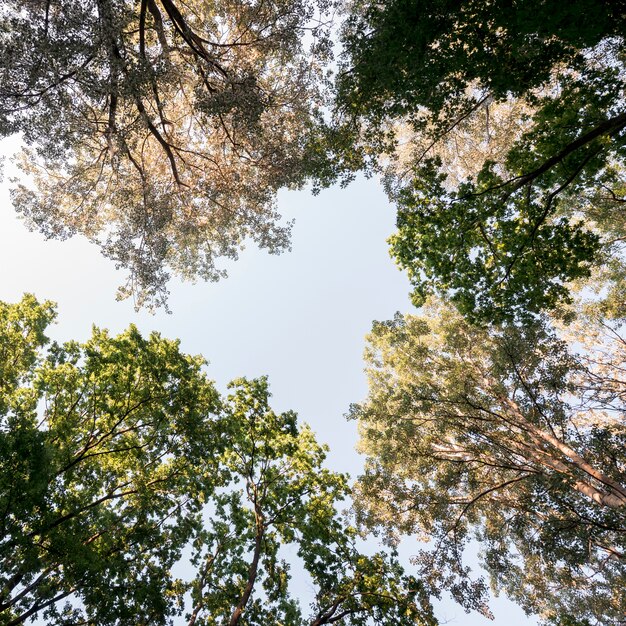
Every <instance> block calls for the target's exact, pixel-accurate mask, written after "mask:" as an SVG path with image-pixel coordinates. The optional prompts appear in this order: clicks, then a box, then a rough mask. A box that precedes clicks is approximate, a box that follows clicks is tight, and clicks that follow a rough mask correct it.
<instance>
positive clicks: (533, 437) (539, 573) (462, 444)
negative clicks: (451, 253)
mask: <svg viewBox="0 0 626 626" xmlns="http://www.w3.org/2000/svg"><path fill="white" fill-rule="evenodd" d="M586 330H587V332H588V334H589V335H591V334H592V331H594V332H593V343H592V344H591V345H589V346H586V347H585V348H584V350H583V347H582V346H581V344H580V342H576V341H575V340H573V341H572V343H571V344H570V345H568V343H567V342H565V341H564V340H563V339H560V338H559V337H557V336H556V335H555V333H554V331H553V330H550V329H549V328H548V327H547V326H546V325H545V324H543V323H540V322H537V323H536V324H534V325H531V326H527V327H525V328H524V327H512V326H510V327H508V328H498V327H492V328H491V329H490V330H485V329H480V328H477V327H475V326H471V325H470V324H468V323H467V322H466V321H464V320H463V319H462V318H461V317H460V316H459V314H458V313H457V312H456V311H454V310H453V309H451V307H448V306H443V305H441V304H438V305H432V306H431V308H430V309H429V310H428V312H427V314H426V315H424V316H422V317H414V316H405V317H401V316H398V317H397V318H396V319H395V320H393V321H390V322H384V323H377V324H375V326H374V329H373V332H372V334H371V336H370V343H369V347H368V352H367V360H368V364H369V370H368V376H369V381H370V392H369V396H368V398H367V400H366V401H365V402H364V403H362V404H360V405H356V406H355V407H354V408H353V410H352V416H353V417H354V418H356V419H358V420H359V428H360V433H361V444H360V445H361V448H362V449H363V451H365V452H366V453H367V454H368V456H369V459H368V462H367V466H366V473H365V475H364V476H363V477H362V478H361V479H360V487H359V490H360V491H359V493H360V496H361V497H360V498H357V500H356V502H357V503H358V505H359V507H360V509H361V514H362V518H363V519H364V520H365V521H366V522H367V524H369V525H370V526H371V527H375V526H381V527H382V528H384V529H387V531H388V532H389V533H390V535H391V536H393V535H394V534H398V533H412V534H416V535H418V536H420V537H422V538H425V539H430V540H432V541H433V548H432V550H424V551H422V552H421V554H420V556H419V557H418V562H419V563H420V564H421V571H422V573H423V574H424V575H426V576H427V578H428V579H429V581H430V583H431V584H432V585H433V586H434V588H435V589H439V590H441V589H442V588H443V589H447V590H451V591H452V593H453V595H454V596H455V597H456V598H457V600H459V601H460V602H462V603H463V604H464V606H466V607H467V608H475V609H478V610H481V611H483V612H487V611H488V609H487V608H486V604H485V597H486V596H485V593H484V592H485V587H484V585H483V583H481V581H480V580H475V581H472V579H471V577H470V572H469V569H468V567H467V565H466V564H465V563H464V558H463V552H464V546H465V545H466V543H467V541H468V540H470V539H472V538H475V539H477V540H478V542H479V544H480V547H481V561H482V564H483V565H484V566H485V568H486V569H487V571H488V572H489V575H490V578H491V584H492V586H493V587H494V588H495V589H496V590H497V591H505V592H506V593H507V595H509V596H510V597H511V598H512V599H514V600H515V601H517V602H519V603H520V604H521V605H522V606H523V607H524V609H526V610H527V611H528V612H532V613H537V614H539V615H540V616H541V617H542V618H543V619H544V620H545V621H553V622H555V623H563V624H565V623H580V624H585V623H587V624H588V623H592V624H621V623H623V617H624V614H625V609H626V594H625V593H624V588H625V585H624V583H625V581H626V543H625V542H624V536H625V535H624V531H625V530H626V458H625V456H624V444H625V443H626V422H625V420H624V411H625V408H626V407H624V391H625V389H624V380H623V368H624V359H625V357H626V353H625V351H624V346H625V343H624V340H623V338H622V337H621V336H620V335H619V334H618V333H617V331H616V329H615V327H612V326H608V325H602V324H596V325H595V326H594V325H593V324H592V323H591V322H590V321H589V320H587V322H586ZM578 336H580V335H578ZM568 620H570V621H568ZM572 620H573V621H572Z"/></svg>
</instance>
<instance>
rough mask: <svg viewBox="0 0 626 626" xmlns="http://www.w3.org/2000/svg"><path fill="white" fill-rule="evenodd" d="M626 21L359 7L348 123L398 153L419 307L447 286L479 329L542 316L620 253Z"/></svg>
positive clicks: (409, 3)
mask: <svg viewBox="0 0 626 626" xmlns="http://www.w3.org/2000/svg"><path fill="white" fill-rule="evenodd" d="M624 15H626V13H625V12H624V3H623V2H589V1H588V0H580V1H574V2H567V3H563V2H537V1H536V0H525V1H523V2H516V3H514V4H511V3H503V2H482V1H480V2H479V1H475V2H474V1H469V2H463V3H456V2H447V1H438V0H433V1H429V2H421V1H417V0H394V1H392V2H386V3H379V2H370V1H367V0H363V1H358V2H355V3H352V4H351V12H350V14H349V16H348V19H347V21H346V24H345V26H344V30H343V35H342V38H343V42H344V45H345V55H344V59H343V72H342V73H341V74H340V77H339V79H338V83H337V89H338V101H337V103H338V115H339V121H340V122H341V124H340V126H342V127H343V128H348V129H350V128H351V129H353V137H354V143H355V144H356V145H357V146H359V147H360V150H361V153H362V154H367V152H368V151H369V153H370V154H373V155H375V157H378V156H379V155H383V156H384V157H385V158H386V159H387V161H388V167H387V170H386V171H387V177H386V184H387V189H388V191H389V193H390V196H391V198H392V199H393V200H394V201H395V202H396V203H397V205H398V232H397V234H396V235H394V236H393V237H392V238H391V240H390V243H391V253H392V256H394V258H395V259H396V260H397V262H398V264H399V265H400V266H401V267H402V268H404V269H406V270H407V271H408V273H409V277H410V278H411V281H412V283H413V285H414V287H415V291H414V299H415V303H416V304H418V305H419V304H421V303H423V302H424V300H425V298H426V297H427V296H428V295H429V294H433V293H439V294H442V295H445V296H446V297H448V298H450V299H451V300H452V301H453V302H454V303H455V304H456V306H457V307H458V308H459V310H460V311H461V312H462V313H463V314H464V315H466V316H468V317H469V318H470V319H472V320H473V321H475V322H480V323H487V322H498V321H505V320H510V319H528V318H529V317H532V316H533V315H534V314H535V313H537V312H539V311H541V310H545V309H551V308H554V307H555V306H556V305H557V304H558V303H560V302H564V301H565V302H567V301H568V300H569V299H570V296H569V289H568V286H567V283H568V282H570V281H572V280H576V279H580V278H586V277H588V276H589V275H590V273H591V272H592V271H593V269H594V268H596V267H601V266H602V265H603V264H605V263H606V262H607V259H611V258H612V259H615V258H620V255H621V248H620V244H619V242H620V241H621V234H620V230H621V228H622V225H623V220H622V219H621V218H617V217H616V216H617V214H616V212H619V207H621V206H622V205H623V202H624V175H623V172H624V150H625V145H624V143H625V135H626V133H625V129H626V109H625V108H624V98H623V93H624V87H625V83H624V80H625V76H626V73H625V71H624V59H625V50H624V41H623V32H624ZM391 67H393V68H394V71H389V70H388V68H391ZM507 107H509V108H513V109H514V110H515V111H516V116H517V117H516V123H514V124H511V123H509V122H510V118H509V120H507V119H506V116H505V117H503V116H502V115H501V113H502V111H503V109H506V108H507ZM346 155H347V156H346V158H347V159H348V162H349V161H350V159H352V158H353V154H350V152H349V151H346ZM608 216H613V218H614V219H607V217H608ZM598 218H599V219H598Z"/></svg>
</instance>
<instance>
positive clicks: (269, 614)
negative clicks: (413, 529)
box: [0, 296, 435, 626]
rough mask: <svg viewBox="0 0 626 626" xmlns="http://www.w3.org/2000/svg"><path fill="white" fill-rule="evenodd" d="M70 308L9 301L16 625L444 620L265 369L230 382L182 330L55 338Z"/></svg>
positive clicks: (7, 547) (0, 313) (7, 526)
mask: <svg viewBox="0 0 626 626" xmlns="http://www.w3.org/2000/svg"><path fill="white" fill-rule="evenodd" d="M53 319H54V307H53V306H52V305H51V304H50V303H44V304H39V303H38V302H37V301H36V300H35V299H34V298H33V297H32V296H25V297H24V299H23V300H22V302H20V303H19V304H16V305H9V304H4V303H3V304H1V305H0V346H1V349H2V356H3V360H2V371H1V373H2V377H1V379H0V385H1V387H0V409H1V410H0V511H1V517H0V525H1V532H0V624H3V625H5V626H9V625H11V626H13V625H17V624H21V623H27V622H29V621H32V620H33V619H35V617H39V618H42V617H43V619H45V621H46V623H47V624H68V623H94V624H115V625H117V626H123V625H125V624H128V625H130V624H133V625H136V624H167V623H171V622H172V618H173V617H175V616H177V615H178V616H179V615H181V614H182V613H185V612H187V620H188V624H189V625H190V626H191V625H193V624H198V625H200V624H205V625H209V624H215V625H218V624H219V625H220V626H223V625H224V624H229V625H230V626H236V625H237V624H242V625H243V624H247V625H254V624H259V625H261V624H264V625H265V624H285V625H289V626H304V625H305V624H309V625H311V626H313V625H315V626H321V625H322V624H330V623H336V624H344V625H346V626H347V625H348V624H350V625H352V626H361V625H363V626H365V624H368V623H370V620H375V621H376V623H378V624H381V625H384V624H389V625H390V626H391V624H394V625H395V624H406V625H407V626H408V625H409V624H423V625H424V626H434V624H435V620H434V618H433V617H432V608H431V606H430V604H429V601H428V597H427V595H426V593H425V590H424V587H423V585H422V584H421V582H420V581H418V580H416V579H415V578H414V577H411V576H406V575H405V574H404V572H403V571H402V568H401V567H400V565H399V564H398V562H397V559H396V558H395V555H393V554H390V555H387V554H384V553H377V554H374V555H372V556H368V555H366V554H363V553H361V552H360V551H359V550H358V548H357V539H358V537H357V533H356V530H355V529H354V528H353V527H351V526H346V523H347V522H346V521H345V520H344V519H343V518H342V517H341V516H340V515H339V513H338V511H337V509H336V507H337V505H338V504H339V503H340V502H341V501H342V500H343V499H344V498H346V497H348V496H349V495H350V490H349V488H348V483H347V477H346V476H344V475H341V474H337V473H334V472H331V471H330V470H328V469H326V468H324V467H323V461H324V457H325V452H326V449H325V448H324V447H323V446H320V445H319V444H317V443H316V441H315V438H314V436H313V433H312V431H311V430H310V429H309V428H308V427H306V426H304V427H299V426H298V424H297V420H296V415H295V413H293V412H287V413H283V414H280V415H278V414H276V413H274V412H273V411H272V410H271V408H270V407H269V403H268V399H269V391H268V385H267V381H266V380H265V379H259V380H254V381H247V380H243V379H242V380H238V381H235V382H234V383H233V384H232V385H231V387H232V388H233V392H232V394H231V395H229V396H228V397H227V398H225V399H221V398H220V397H219V395H218V393H217V392H216V391H215V388H214V386H213V385H212V383H211V382H209V381H208V380H207V379H206V377H205V375H204V374H203V372H202V367H203V364H204V361H203V359H202V358H200V357H190V356H187V355H184V354H181V352H180V351H179V347H178V342H176V341H170V340H166V339H163V338H162V337H160V336H159V335H158V334H152V335H150V337H149V338H147V339H146V338H143V337H142V336H141V335H140V334H139V332H138V331H137V329H136V328H134V327H133V326H131V327H130V328H129V329H128V330H127V331H126V332H124V333H122V334H121V335H119V336H117V337H111V336H109V334H108V333H107V332H106V331H103V330H99V329H97V328H94V330H93V334H92V336H91V338H90V339H89V340H88V341H86V342H85V343H83V344H80V343H78V342H68V343H66V344H63V345H59V344H56V343H52V344H51V345H50V346H49V347H48V348H47V349H45V346H46V345H47V343H48V341H47V339H46V337H45V330H46V326H47V325H48V324H49V323H50V322H51V321H52V320H53ZM289 550H290V551H291V552H292V553H294V554H295V553H297V555H298V558H299V563H300V567H301V569H302V574H301V575H305V573H308V576H309V577H310V580H311V583H312V585H313V586H314V588H315V595H314V601H313V605H312V607H311V615H310V616H309V617H305V616H304V615H303V610H302V607H301V606H300V604H299V602H298V600H297V599H296V598H294V597H293V594H292V593H291V592H290V589H289V580H290V573H289V569H290V563H288V562H287V560H286V559H285V557H286V555H287V553H288V551H289ZM187 554H189V555H190V557H189V558H190V560H191V567H192V571H193V572H195V573H194V574H193V575H192V576H191V578H190V579H188V580H180V579H176V578H175V577H174V576H173V575H172V567H173V566H174V565H176V564H177V563H180V562H181V559H182V557H183V555H187ZM290 561H291V563H292V564H293V562H294V560H293V559H290Z"/></svg>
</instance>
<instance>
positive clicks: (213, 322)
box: [0, 140, 535, 626]
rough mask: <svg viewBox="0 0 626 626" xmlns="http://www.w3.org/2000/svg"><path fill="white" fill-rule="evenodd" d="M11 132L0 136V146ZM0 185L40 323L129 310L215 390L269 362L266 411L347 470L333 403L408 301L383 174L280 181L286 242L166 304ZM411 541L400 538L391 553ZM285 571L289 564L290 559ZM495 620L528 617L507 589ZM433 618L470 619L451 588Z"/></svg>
mask: <svg viewBox="0 0 626 626" xmlns="http://www.w3.org/2000/svg"><path fill="white" fill-rule="evenodd" d="M15 146H16V143H15V142H14V141H11V140H5V141H3V142H0V153H2V154H9V153H10V152H11V151H12V150H13V149H14V148H15ZM5 165H6V166H5V180H4V183H3V184H2V185H0V233H1V234H0V267H1V268H2V280H1V281H0V300H4V301H7V302H15V301H17V300H19V299H20V298H21V295H22V294H23V293H24V292H30V293H34V294H35V295H36V296H37V298H38V299H40V300H45V299H49V300H53V301H55V302H57V303H58V322H57V324H56V325H55V326H54V327H53V328H52V329H50V332H49V333H48V334H49V335H50V336H51V337H52V338H53V339H56V340H58V341H63V340H68V339H75V340H79V341H82V340H85V339H87V338H88V337H89V335H90V334H91V327H92V324H95V325H96V326H99V327H102V328H108V329H109V330H110V331H111V332H112V333H117V332H120V331H122V330H123V329H125V328H126V327H127V326H128V325H129V324H131V323H133V324H135V325H136V326H137V327H138V328H139V329H140V331H141V332H142V333H144V334H148V333H149V332H151V331H153V330H156V331H158V332H160V333H162V335H163V336H165V337H168V338H179V339H180V342H181V349H182V350H183V351H184V352H187V353H191V354H202V355H203V356H204V357H205V358H206V359H207V360H208V361H209V362H210V363H209V365H208V367H207V372H208V374H209V376H210V377H211V378H212V379H213V380H214V381H215V382H216V384H217V387H218V389H219V390H220V391H222V392H224V391H225V390H226V385H227V383H228V382H229V381H230V380H232V379H233V378H237V377H240V376H246V377H255V376H260V375H268V377H269V382H270V388H271V391H272V394H273V398H272V400H273V403H272V404H273V408H274V409H275V410H276V411H284V410H288V409H292V410H295V411H296V412H297V413H298V414H299V416H300V419H301V420H302V421H304V422H307V423H308V424H310V425H311V427H312V428H313V429H314V430H315V432H316V433H317V435H318V439H319V440H320V441H322V442H325V443H327V444H328V445H329V446H330V453H329V458H328V465H329V466H330V467H331V468H332V469H333V470H336V471H342V472H349V473H350V474H351V475H352V476H353V477H356V476H357V475H358V473H359V471H360V470H361V468H362V464H363V461H362V458H361V457H359V455H358V454H357V453H356V452H355V450H354V447H355V444H356V440H357V434H356V426H355V424H354V423H353V422H348V421H347V420H346V419H345V418H344V415H345V413H346V412H347V411H348V408H349V405H350V403H352V402H357V401H359V400H362V399H363V398H364V397H365V395H366V393H367V386H366V381H365V376H364V373H363V359H362V354H363V349H364V345H365V340H364V337H365V335H366V333H367V332H368V331H369V330H370V328H371V325H372V321H373V320H385V319H389V318H391V317H393V315H394V313H395V312H396V311H401V312H403V313H404V312H410V311H414V310H415V309H414V308H413V307H412V306H411V304H410V302H409V297H408V294H409V283H408V280H407V279H406V277H405V276H404V274H403V273H401V272H400V271H399V270H398V269H397V268H396V267H395V265H394V264H393V262H392V260H391V259H390V257H389V253H388V248H387V244H386V239H387V237H388V236H389V235H390V234H391V233H392V232H393V231H394V221H395V211H394V208H393V207H392V206H391V205H390V204H389V202H388V201H387V198H386V197H385V195H384V193H383V191H382V188H381V186H380V184H379V183H378V182H377V181H376V180H373V179H370V180H366V179H364V178H359V179H358V180H357V181H355V182H354V183H353V184H351V185H350V186H349V187H347V188H346V189H340V188H338V187H337V188H332V189H329V190H326V191H323V192H322V193H320V194H319V195H318V196H313V195H312V194H311V193H310V192H309V191H307V190H304V191H298V192H292V191H286V192H283V193H281V194H280V196H279V210H280V212H281V214H282V215H283V216H284V218H285V219H287V220H291V219H295V225H294V229H293V237H292V251H291V252H288V253H284V254H282V255H278V256H276V255H269V254H267V253H266V252H264V251H259V250H257V249H256V248H254V247H253V246H251V247H249V248H248V249H246V250H245V251H243V252H242V254H241V255H240V258H239V260H238V261H236V262H234V263H233V262H229V263H228V264H226V265H225V267H227V268H228V273H229V276H228V278H227V279H225V280H222V281H221V282H218V283H202V282H198V283H196V284H190V283H181V282H179V281H176V280H173V281H172V282H171V284H170V292H171V295H170V299H169V305H170V308H171V311H172V313H171V314H168V313H166V312H165V311H163V310H158V311H157V312H156V313H155V314H154V315H152V314H149V313H147V312H146V311H139V312H136V311H135V310H134V309H133V303H132V302H131V301H129V300H126V301H122V302H118V301H116V300H115V292H116V288H117V287H118V286H119V285H120V284H123V282H124V280H125V274H124V272H121V271H117V270H116V269H115V267H114V264H113V263H112V262H111V261H109V260H107V259H105V258H104V257H102V256H101V255H100V252H99V250H98V249H97V248H96V247H95V246H93V245H91V244H89V242H87V241H86V240H84V239H81V238H79V237H76V238H73V239H70V240H67V241H62V242H59V241H46V240H44V238H43V236H42V235H40V234H39V233H34V232H29V231H28V230H27V229H26V228H25V226H24V224H23V223H22V222H21V221H20V220H19V219H18V218H17V217H16V215H15V212H14V210H13V208H12V206H11V202H10V198H9V193H8V187H9V184H8V178H9V177H10V175H11V173H12V171H11V166H10V164H9V163H6V164H5ZM416 551H417V548H416V544H415V543H414V542H413V541H411V540H410V539H408V540H407V541H405V542H404V543H403V546H402V555H403V557H404V558H405V559H406V560H407V563H406V565H407V566H408V567H409V568H410V565H409V564H408V558H409V557H410V555H411V554H412V553H414V552H416ZM293 573H294V574H295V572H293ZM492 610H493V612H494V614H495V618H496V619H495V624H496V625H500V624H502V625H505V626H517V625H521V624H525V625H532V624H534V623H535V622H534V620H532V619H531V620H529V619H528V618H526V617H525V616H524V614H523V612H522V611H521V610H520V609H519V608H518V607H516V606H515V605H513V604H511V603H510V602H508V601H506V600H503V599H497V600H495V601H494V603H493V605H492ZM436 613H437V616H438V617H439V619H440V620H441V623H442V624H443V623H447V624H453V625H457V624H458V625H463V626H479V625H486V624H490V623H494V622H489V621H488V620H486V619H485V618H482V617H481V616H479V615H475V614H472V615H466V614H465V613H464V612H463V610H462V609H461V608H460V607H458V606H457V605H455V604H454V603H453V602H452V601H449V600H445V599H444V601H443V602H441V603H437V604H436Z"/></svg>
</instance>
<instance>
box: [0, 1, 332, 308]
mask: <svg viewBox="0 0 626 626" xmlns="http://www.w3.org/2000/svg"><path fill="white" fill-rule="evenodd" d="M328 4H329V3H328V2H325V0H322V1H320V2H314V1H312V0H271V1H268V0H254V1H252V2H251V1H248V0H245V1H244V0H241V1H240V0H234V1H233V0H223V1H222V0H219V1H218V2H205V1H203V0H201V1H193V2H184V3H183V2H178V1H176V0H89V1H87V2H83V1H80V2H76V1H73V0H51V1H48V2H21V1H19V2H18V1H9V2H4V3H3V6H2V8H1V9H0V59H2V61H1V62H0V85H1V86H0V136H7V135H10V134H12V133H18V132H19V133H21V134H22V137H23V139H24V141H25V142H26V144H27V146H28V147H27V149H26V151H25V152H24V153H23V155H22V158H21V160H20V163H21V166H22V169H23V170H24V172H25V174H27V175H28V176H27V179H26V180H24V181H23V182H22V183H21V184H19V186H18V187H17V188H16V190H15V191H14V195H13V200H14V204H15V206H16V208H17V210H18V211H19V212H20V213H21V214H22V215H23V216H24V217H25V218H26V220H27V222H28V223H29V224H30V225H31V227H33V228H37V229H39V230H41V231H42V232H43V233H45V234H46V235H47V236H49V237H61V238H63V237H67V236H70V235H72V234H74V233H81V234H83V235H85V236H86V237H88V238H89V239H90V240H91V241H94V242H96V243H97V244H98V245H99V246H100V247H101V249H102V252H103V254H104V255H105V256H107V257H109V258H111V259H112V260H113V261H115V263H116V264H117V265H118V266H119V267H122V268H124V269H126V270H127V271H128V273H129V278H128V283H127V284H126V285H125V286H124V287H122V288H121V290H120V295H121V296H127V295H130V294H132V295H133V296H134V297H135V298H136V303H137V305H142V304H144V303H145V304H147V305H158V304H164V303H165V299H166V295H167V289H166V282H167V279H168V277H169V273H170V272H175V273H176V274H178V275H179V276H182V277H184V278H189V279H193V278H196V277H200V278H203V279H208V280H217V279H218V278H219V277H220V276H222V275H223V273H224V272H223V269H221V268H220V267H219V263H218V260H219V258H220V257H229V258H235V257H236V256H237V253H238V250H239V249H240V248H241V247H242V246H243V243H244V241H245V240H246V239H251V240H253V241H255V242H256V243H257V244H258V245H260V246H261V247H264V248H267V249H268V250H269V251H271V252H279V251H281V250H284V249H285V248H287V247H288V245H289V230H290V226H289V225H288V224H285V223H281V222H280V216H279V215H278V214H277V212H276V207H275V194H276V191H277V190H278V189H279V188H281V187H286V186H298V185H300V184H301V183H302V181H303V180H304V175H305V171H306V170H307V169H308V168H310V167H311V163H310V160H311V159H312V158H313V156H312V155H310V154H308V152H309V151H308V150H307V147H306V146H307V142H308V136H309V135H310V134H311V133H312V129H313V127H314V124H315V119H316V116H317V111H318V109H319V107H320V105H321V104H322V93H321V80H322V79H323V65H324V63H325V61H326V60H327V59H328V54H329V46H328V39H327V25H326V24H325V22H324V20H325V19H326V18H325V16H324V11H325V10H326V8H327V6H328ZM305 39H306V42H307V43H304V40H305ZM307 158H308V160H307Z"/></svg>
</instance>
